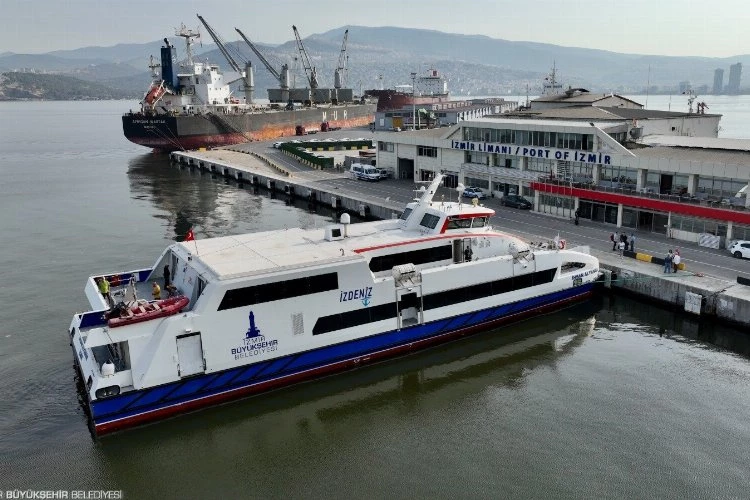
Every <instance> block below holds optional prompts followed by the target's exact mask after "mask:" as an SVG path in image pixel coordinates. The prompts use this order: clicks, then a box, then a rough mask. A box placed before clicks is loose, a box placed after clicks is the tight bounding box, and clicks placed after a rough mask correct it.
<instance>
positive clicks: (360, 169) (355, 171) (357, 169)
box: [349, 163, 380, 181]
mask: <svg viewBox="0 0 750 500" xmlns="http://www.w3.org/2000/svg"><path fill="white" fill-rule="evenodd" d="M349 173H350V174H351V176H352V177H354V178H357V179H359V180H361V181H379V180H380V172H379V171H378V169H377V168H375V167H373V166H371V165H363V164H362V163H352V166H351V168H350V169H349Z"/></svg>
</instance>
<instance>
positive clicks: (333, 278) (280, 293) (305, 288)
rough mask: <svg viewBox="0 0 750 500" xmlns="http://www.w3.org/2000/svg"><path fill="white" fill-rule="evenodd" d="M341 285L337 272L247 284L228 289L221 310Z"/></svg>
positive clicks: (306, 293) (222, 300) (287, 297)
mask: <svg viewBox="0 0 750 500" xmlns="http://www.w3.org/2000/svg"><path fill="white" fill-rule="evenodd" d="M338 287H339V277H338V274H337V273H327V274H319V275H317V276H306V277H304V278H296V279H291V280H284V281H278V282H276V283H266V284H263V285H254V286H246V287H243V288H235V289H234V290H227V291H226V293H225V294H224V298H222V299H221V303H220V304H219V309H218V310H219V311H223V310H225V309H234V308H235V307H243V306H251V305H253V304H261V303H264V302H273V301H275V300H283V299H289V298H292V297H300V296H302V295H310V294H313V293H321V292H327V291H330V290H336V289H338Z"/></svg>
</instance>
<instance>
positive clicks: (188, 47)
mask: <svg viewBox="0 0 750 500" xmlns="http://www.w3.org/2000/svg"><path fill="white" fill-rule="evenodd" d="M174 34H175V35H177V36H179V37H182V38H184V39H185V53H186V54H187V61H186V62H185V64H186V65H187V66H192V65H193V48H192V47H193V43H194V42H193V38H200V36H201V34H200V33H199V32H196V31H193V30H192V29H190V28H187V27H186V26H185V25H184V24H181V25H180V27H179V28H178V29H175V31H174Z"/></svg>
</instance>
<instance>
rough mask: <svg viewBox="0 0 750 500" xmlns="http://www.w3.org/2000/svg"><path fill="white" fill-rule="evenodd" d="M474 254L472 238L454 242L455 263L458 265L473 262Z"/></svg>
mask: <svg viewBox="0 0 750 500" xmlns="http://www.w3.org/2000/svg"><path fill="white" fill-rule="evenodd" d="M473 256H474V252H473V251H472V250H471V238H464V239H462V240H453V262H454V263H456V264H458V263H460V262H466V261H470V260H472V257H473Z"/></svg>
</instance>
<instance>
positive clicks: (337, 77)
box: [333, 30, 349, 89]
mask: <svg viewBox="0 0 750 500" xmlns="http://www.w3.org/2000/svg"><path fill="white" fill-rule="evenodd" d="M348 38H349V30H346V31H344V42H343V43H342V44H341V53H340V54H339V63H338V65H337V66H336V71H335V73H334V75H333V86H334V87H335V88H337V89H340V88H341V87H343V86H344V85H346V61H347V57H346V41H347V39H348Z"/></svg>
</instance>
